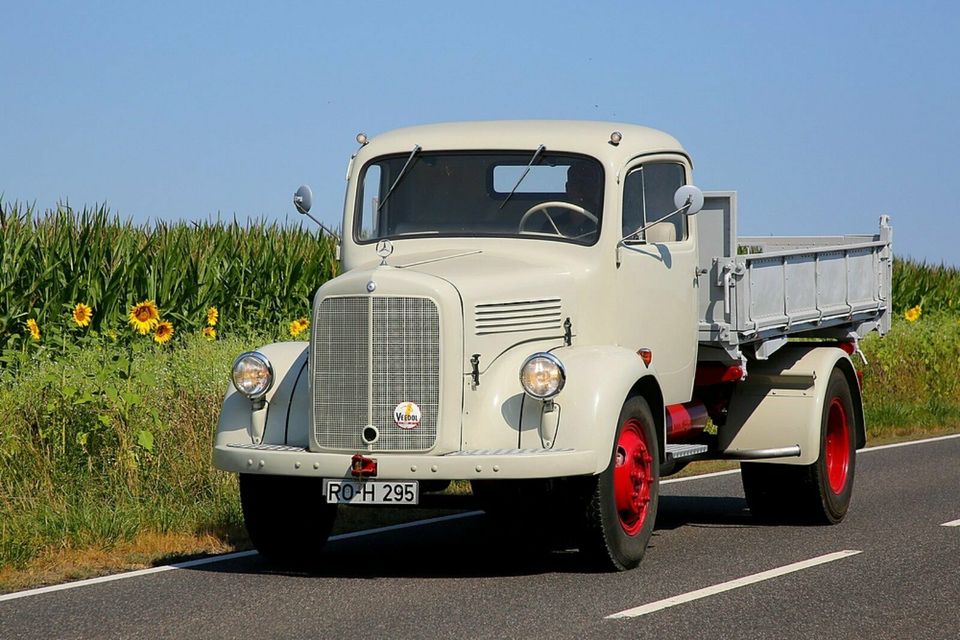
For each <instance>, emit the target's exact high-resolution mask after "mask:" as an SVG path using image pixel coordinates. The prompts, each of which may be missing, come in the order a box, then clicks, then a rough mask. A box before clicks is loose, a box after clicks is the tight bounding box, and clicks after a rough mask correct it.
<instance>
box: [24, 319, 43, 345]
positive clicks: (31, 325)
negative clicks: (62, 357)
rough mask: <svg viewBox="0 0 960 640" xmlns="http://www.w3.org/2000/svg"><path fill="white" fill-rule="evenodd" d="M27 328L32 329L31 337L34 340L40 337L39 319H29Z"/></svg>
mask: <svg viewBox="0 0 960 640" xmlns="http://www.w3.org/2000/svg"><path fill="white" fill-rule="evenodd" d="M27 329H29V330H30V337H31V338H33V339H34V340H39V339H40V327H39V326H38V325H37V321H36V320H34V319H33V318H30V319H29V320H27Z"/></svg>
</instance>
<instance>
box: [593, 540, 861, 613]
mask: <svg viewBox="0 0 960 640" xmlns="http://www.w3.org/2000/svg"><path fill="white" fill-rule="evenodd" d="M858 553H863V552H862V551H856V550H852V549H846V550H844V551H836V552H834V553H828V554H826V555H823V556H818V557H816V558H810V559H809V560H803V561H801V562H794V563H793V564H788V565H785V566H783V567H778V568H777V569H770V570H769V571H761V572H760V573H755V574H753V575H752V576H744V577H743V578H737V579H736V580H730V581H729V582H721V583H720V584H715V585H713V586H712V587H705V588H703V589H697V590H696V591H691V592H689V593H684V594H681V595H678V596H671V597H669V598H665V599H663V600H657V601H656V602H651V603H649V604H644V605H641V606H639V607H634V608H633V609H627V610H626V611H621V612H619V613H614V614H611V615H609V616H607V618H606V619H607V620H612V619H617V618H636V617H638V616H643V615H646V614H648V613H653V612H654V611H660V610H661V609H666V608H668V607H675V606H677V605H678V604H684V603H686V602H691V601H693V600H699V599H701V598H706V597H708V596H713V595H716V594H718V593H723V592H724V591H731V590H733V589H739V588H740V587H745V586H747V585H751V584H755V583H757V582H763V581H764V580H770V579H771V578H776V577H779V576H782V575H786V574H788V573H794V572H796V571H802V570H803V569H809V568H810V567H815V566H817V565H821V564H825V563H827V562H833V561H835V560H842V559H843V558H847V557H850V556H855V555H857V554H858Z"/></svg>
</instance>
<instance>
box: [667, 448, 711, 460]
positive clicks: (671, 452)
mask: <svg viewBox="0 0 960 640" xmlns="http://www.w3.org/2000/svg"><path fill="white" fill-rule="evenodd" d="M709 450H710V447H708V446H707V445H705V444H668V445H667V446H666V454H667V462H669V461H670V460H677V459H679V458H691V457H693V456H699V455H700V454H703V453H706V452H708V451H709Z"/></svg>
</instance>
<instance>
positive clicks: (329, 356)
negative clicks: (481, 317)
mask: <svg viewBox="0 0 960 640" xmlns="http://www.w3.org/2000/svg"><path fill="white" fill-rule="evenodd" d="M313 340H314V343H313V346H314V348H313V351H312V352H311V358H312V359H313V362H312V364H311V369H312V372H313V420H314V424H313V428H314V435H315V437H316V441H317V444H318V445H319V446H321V447H324V448H328V449H341V450H353V451H361V450H368V445H366V444H365V443H364V442H363V440H362V439H361V437H360V435H361V432H362V431H363V428H364V427H365V426H367V425H374V426H375V427H377V428H378V429H379V430H380V438H379V440H378V441H377V442H376V443H374V444H373V450H374V451H425V450H427V449H430V448H431V447H432V446H433V445H434V442H435V441H436V438H437V414H438V410H439V398H440V389H439V382H440V318H439V314H438V311H437V305H436V304H435V303H434V302H433V301H432V300H430V299H428V298H416V297H384V296H346V297H328V298H325V299H324V300H323V301H322V302H321V303H320V304H319V305H318V307H317V310H316V313H315V315H314V333H313ZM406 401H409V402H414V403H416V404H417V405H418V406H419V407H420V412H421V421H420V425H419V426H417V427H415V428H413V429H401V428H400V427H398V426H397V424H396V422H395V421H394V410H395V409H396V407H397V405H399V404H400V403H402V402H406Z"/></svg>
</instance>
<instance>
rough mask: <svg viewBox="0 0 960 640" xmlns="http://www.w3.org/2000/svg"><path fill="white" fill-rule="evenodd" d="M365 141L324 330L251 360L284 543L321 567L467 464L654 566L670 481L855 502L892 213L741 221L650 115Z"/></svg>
mask: <svg viewBox="0 0 960 640" xmlns="http://www.w3.org/2000/svg"><path fill="white" fill-rule="evenodd" d="M358 141H359V142H360V143H361V147H360V149H359V150H358V151H357V153H356V154H355V155H354V157H353V158H352V160H351V163H350V168H349V170H348V177H347V180H348V183H347V193H346V205H345V208H344V217H343V238H342V245H341V251H342V263H343V273H342V275H340V276H338V277H336V278H334V279H332V280H330V281H328V282H326V283H324V284H323V285H322V286H321V287H320V288H319V289H318V290H317V293H316V295H315V298H314V301H313V311H312V323H311V336H310V341H309V342H285V343H278V344H271V345H266V346H264V347H262V348H260V349H258V350H257V351H255V352H250V353H247V354H242V355H241V356H240V357H239V358H238V359H237V361H236V363H235V365H234V385H233V386H232V387H231V388H230V390H229V391H228V393H227V396H226V398H225V400H224V407H223V411H222V413H221V417H220V423H219V426H218V430H217V436H216V442H215V447H214V462H215V464H216V466H217V467H219V468H220V469H224V470H227V471H231V472H235V473H238V474H240V488H241V498H242V502H243V508H244V515H245V518H246V522H247V527H248V530H249V532H250V535H251V539H252V540H253V542H254V544H255V545H256V546H257V548H258V549H259V550H260V551H261V553H262V554H263V555H265V556H266V557H268V558H270V559H273V560H276V561H280V562H290V563H306V562H309V561H310V560H311V558H312V557H315V556H316V553H317V550H318V548H319V546H320V545H318V543H317V541H318V540H322V539H325V538H326V536H327V535H328V534H329V531H330V527H331V526H332V523H333V519H334V517H335V514H336V509H337V507H338V505H340V504H416V503H419V502H420V501H421V498H422V496H424V495H426V494H427V493H428V492H429V491H430V490H431V489H433V488H436V487H439V486H442V485H443V483H444V482H445V481H449V480H470V481H471V483H472V485H473V488H474V494H475V495H476V496H477V498H478V500H481V504H482V505H483V506H484V508H485V509H487V510H489V511H491V512H493V513H496V512H497V511H498V510H503V511H511V512H513V513H527V514H533V513H536V512H537V510H542V509H546V508H549V509H551V510H552V513H553V517H552V518H551V521H552V522H554V523H555V524H556V526H557V527H559V528H562V529H563V530H564V532H565V533H567V534H570V536H571V537H573V538H574V539H575V540H576V543H577V545H578V546H579V548H580V549H581V551H583V552H584V554H585V555H587V556H588V557H590V558H592V559H594V560H595V561H596V562H597V563H599V564H602V565H604V566H609V567H612V568H615V569H626V568H631V567H633V566H636V565H637V564H638V563H639V562H640V560H641V558H642V556H643V552H644V549H645V548H646V545H647V542H648V540H649V537H650V535H651V533H652V530H653V524H654V520H655V517H656V508H657V497H658V483H659V479H660V477H661V475H665V474H667V473H671V472H674V471H677V470H679V468H680V467H682V466H683V465H684V464H686V462H688V461H689V460H693V459H705V458H714V459H735V460H744V461H749V462H745V463H744V464H743V482H744V489H745V492H746V495H747V499H748V502H749V504H750V507H751V509H752V510H753V511H754V512H755V513H756V514H758V515H759V516H762V517H768V518H769V517H778V518H783V517H789V518H802V519H805V520H814V521H821V522H827V523H832V522H838V521H839V520H840V519H842V518H843V516H844V514H845V513H846V510H847V507H848V504H849V501H850V497H851V491H852V485H853V477H854V467H855V450H856V449H857V448H859V447H862V446H864V444H865V436H864V424H863V411H862V407H861V400H860V390H859V382H858V379H857V376H856V373H855V370H854V367H853V365H852V363H851V361H850V355H851V354H853V353H855V352H856V351H857V341H858V339H859V337H860V336H862V335H863V334H864V333H866V332H868V331H871V330H879V331H881V332H884V331H886V329H887V328H888V327H889V321H890V268H891V239H892V231H891V230H890V227H889V224H888V221H887V219H886V218H882V219H881V229H880V232H879V234H876V235H865V236H863V235H861V236H828V237H821V238H774V237H764V238H737V236H736V194H735V193H733V192H724V193H712V194H711V193H708V194H702V193H701V192H700V191H699V190H698V189H697V188H696V187H693V186H692V183H693V176H692V171H693V167H692V162H691V160H690V158H689V156H688V155H687V154H686V152H685V151H684V150H683V148H682V147H681V146H680V144H679V142H677V141H676V140H675V139H674V138H672V137H671V136H669V135H667V134H664V133H662V132H659V131H656V130H653V129H648V128H645V127H640V126H635V125H627V124H619V123H618V124H614V123H602V122H573V121H509V122H470V123H451V124H438V125H429V126H421V127H412V128H408V129H401V130H397V131H393V132H389V133H385V134H382V135H380V136H377V137H375V138H372V139H367V138H366V136H358ZM298 198H299V200H298V201H297V206H298V208H299V209H300V210H301V211H302V212H304V213H306V212H308V211H309V205H310V203H309V200H310V198H309V190H304V189H302V190H301V191H299V192H298ZM738 247H743V249H740V250H738ZM793 336H799V337H803V338H810V339H811V340H805V341H802V342H794V341H789V342H788V340H789V338H790V337H793ZM710 421H712V427H711V428H710V429H707V428H706V427H707V425H708V422H710Z"/></svg>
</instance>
